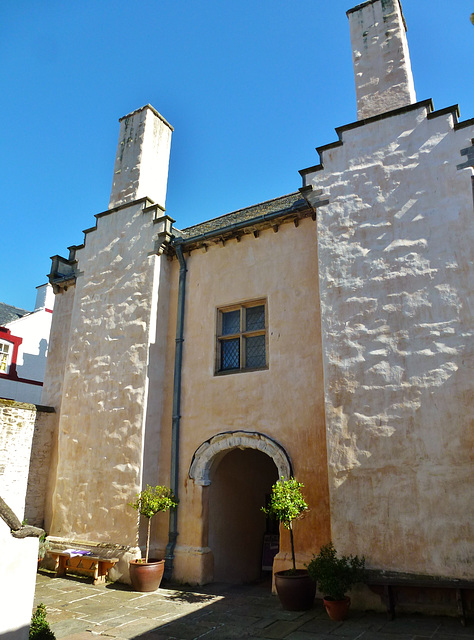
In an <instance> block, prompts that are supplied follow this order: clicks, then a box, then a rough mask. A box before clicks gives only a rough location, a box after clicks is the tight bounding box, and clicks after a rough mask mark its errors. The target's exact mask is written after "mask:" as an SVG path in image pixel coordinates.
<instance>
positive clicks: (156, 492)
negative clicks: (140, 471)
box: [129, 484, 178, 562]
mask: <svg viewBox="0 0 474 640" xmlns="http://www.w3.org/2000/svg"><path fill="white" fill-rule="evenodd" d="M129 505H130V506H131V507H132V508H133V509H135V510H136V511H138V513H139V514H140V515H141V516H143V517H144V518H147V519H148V529H147V536H146V553H145V562H148V552H149V549H150V531H151V519H152V518H153V516H155V515H156V514H157V513H160V511H168V509H174V508H175V507H176V506H177V505H178V500H177V499H176V498H175V496H174V493H173V492H172V491H171V489H168V487H163V486H160V485H158V486H157V487H150V485H149V484H147V486H146V489H143V490H142V491H140V493H137V499H136V500H135V502H129Z"/></svg>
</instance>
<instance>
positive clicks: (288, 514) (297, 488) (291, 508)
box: [262, 478, 308, 529]
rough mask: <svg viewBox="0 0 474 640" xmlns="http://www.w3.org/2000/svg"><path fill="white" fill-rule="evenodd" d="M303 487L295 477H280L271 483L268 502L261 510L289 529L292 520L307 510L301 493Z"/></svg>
mask: <svg viewBox="0 0 474 640" xmlns="http://www.w3.org/2000/svg"><path fill="white" fill-rule="evenodd" d="M303 487H304V485H303V484H302V483H301V482H297V480H295V478H289V479H288V480H285V479H284V478H281V479H280V480H278V481H277V482H276V483H275V484H274V485H273V487H272V495H271V498H270V503H269V505H268V507H267V508H265V507H262V511H263V512H264V513H266V514H267V515H268V516H270V518H274V519H275V520H279V521H280V522H281V523H282V524H283V526H284V527H286V528H287V529H290V528H291V523H292V521H293V520H295V519H296V518H299V517H300V516H301V515H302V514H303V513H304V512H305V511H307V510H308V505H307V504H306V502H305V499H304V498H303V495H302V493H301V489H302V488H303Z"/></svg>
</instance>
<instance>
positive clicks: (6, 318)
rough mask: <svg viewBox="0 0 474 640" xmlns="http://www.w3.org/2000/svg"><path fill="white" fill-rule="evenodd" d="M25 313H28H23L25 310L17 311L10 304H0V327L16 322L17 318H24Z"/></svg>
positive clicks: (17, 309)
mask: <svg viewBox="0 0 474 640" xmlns="http://www.w3.org/2000/svg"><path fill="white" fill-rule="evenodd" d="M27 313H30V312H29V311H25V309H19V308H18V307H12V306H11V305H10V304H5V303H4V302H0V327H3V326H4V325H6V324H8V323H9V322H12V320H18V318H22V317H23V316H26V314H27Z"/></svg>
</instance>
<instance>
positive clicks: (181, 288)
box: [164, 239, 186, 580]
mask: <svg viewBox="0 0 474 640" xmlns="http://www.w3.org/2000/svg"><path fill="white" fill-rule="evenodd" d="M175 242H176V244H175V245H174V246H175V249H176V255H177V257H178V261H179V266H180V268H179V284H178V315H177V319H176V349H175V356H174V382H173V423H172V427H171V474H170V475H171V478H170V488H171V490H172V491H173V493H174V495H175V496H176V498H178V497H179V496H178V483H179V423H180V419H181V415H180V408H181V368H182V362H183V342H184V295H185V291H186V261H185V259H184V256H183V249H182V246H181V243H180V241H179V239H177V240H176V241H175ZM177 538H178V510H177V508H176V509H171V511H170V523H169V532H168V544H167V545H166V554H165V572H164V577H165V579H166V580H170V579H171V576H172V574H173V560H174V550H175V547H176V540H177Z"/></svg>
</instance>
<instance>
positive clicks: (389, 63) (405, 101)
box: [347, 0, 416, 120]
mask: <svg viewBox="0 0 474 640" xmlns="http://www.w3.org/2000/svg"><path fill="white" fill-rule="evenodd" d="M347 17H348V18H349V24H350V32H351V44H352V61H353V64H354V76H355V85H356V96H357V119H358V120H363V119H364V118H370V117H371V116H376V115H378V114H380V113H385V112H386V111H391V110H392V109H398V108H399V107H405V106H407V105H409V104H413V103H415V102H416V94H415V85H414V83H413V75H412V71H411V64H410V54H409V51H408V42H407V37H406V24H405V18H404V17H403V11H402V7H401V4H400V0H369V1H368V2H364V3H362V4H359V5H358V6H357V7H354V8H353V9H349V11H348V12H347Z"/></svg>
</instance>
